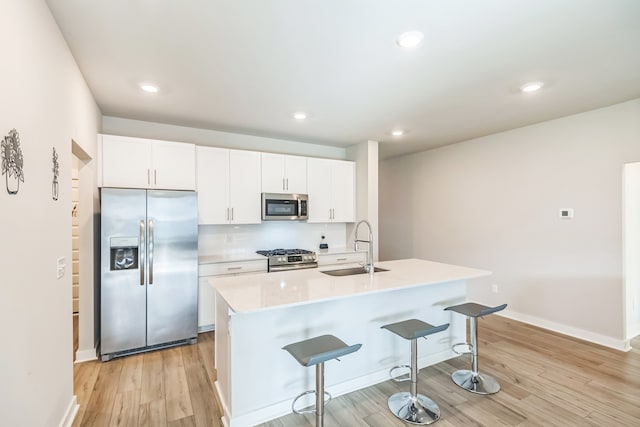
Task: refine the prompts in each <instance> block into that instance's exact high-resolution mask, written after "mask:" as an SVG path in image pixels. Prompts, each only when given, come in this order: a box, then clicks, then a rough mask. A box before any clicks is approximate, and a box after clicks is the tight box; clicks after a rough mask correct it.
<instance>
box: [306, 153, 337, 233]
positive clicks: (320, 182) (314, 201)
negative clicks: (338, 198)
mask: <svg viewBox="0 0 640 427" xmlns="http://www.w3.org/2000/svg"><path fill="white" fill-rule="evenodd" d="M331 162H332V161H331V160H327V159H308V160H307V193H308V194H309V220H308V222H331V217H332V209H333V207H332V206H331Z"/></svg>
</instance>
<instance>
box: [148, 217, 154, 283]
mask: <svg viewBox="0 0 640 427" xmlns="http://www.w3.org/2000/svg"><path fill="white" fill-rule="evenodd" d="M149 285H153V220H152V219H150V220H149Z"/></svg>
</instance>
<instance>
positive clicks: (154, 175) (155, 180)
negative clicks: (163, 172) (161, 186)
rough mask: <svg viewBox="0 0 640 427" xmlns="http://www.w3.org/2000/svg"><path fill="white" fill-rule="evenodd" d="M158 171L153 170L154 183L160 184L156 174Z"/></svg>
mask: <svg viewBox="0 0 640 427" xmlns="http://www.w3.org/2000/svg"><path fill="white" fill-rule="evenodd" d="M157 172H158V171H157V170H156V169H154V170H153V185H157V184H158V180H157V179H156V178H157V176H156V175H157Z"/></svg>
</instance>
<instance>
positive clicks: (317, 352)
mask: <svg viewBox="0 0 640 427" xmlns="http://www.w3.org/2000/svg"><path fill="white" fill-rule="evenodd" d="M360 347H362V344H354V345H347V344H345V342H344V341H342V340H341V339H339V338H337V337H335V336H333V335H321V336H319V337H315V338H309V339H308V340H304V341H298V342H296V343H293V344H289V345H286V346H284V347H282V349H283V350H287V351H288V352H289V353H290V354H291V355H292V356H293V358H294V359H296V360H297V361H298V363H299V364H301V365H302V366H313V365H317V364H318V363H322V362H326V361H327V360H331V359H337V358H338V357H341V356H344V355H347V354H349V353H353V352H354V351H358V350H360Z"/></svg>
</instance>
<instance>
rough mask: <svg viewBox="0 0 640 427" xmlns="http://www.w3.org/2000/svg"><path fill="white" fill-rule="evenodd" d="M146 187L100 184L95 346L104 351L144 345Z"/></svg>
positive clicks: (115, 350)
mask: <svg viewBox="0 0 640 427" xmlns="http://www.w3.org/2000/svg"><path fill="white" fill-rule="evenodd" d="M146 204H147V202H146V191H145V190H127V189H112V188H110V189H102V192H101V213H100V217H101V250H100V256H101V262H100V269H101V275H100V276H101V281H100V342H101V344H100V347H101V350H100V351H101V353H102V354H103V355H104V354H109V353H116V352H120V351H124V350H130V349H134V348H140V347H144V346H145V345H146V331H147V323H146V310H145V308H146V286H145V280H146V279H145V277H144V276H145V274H144V269H143V266H144V262H145V251H144V248H145V239H146V238H145V233H146V229H145V216H146V208H147V206H146Z"/></svg>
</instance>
